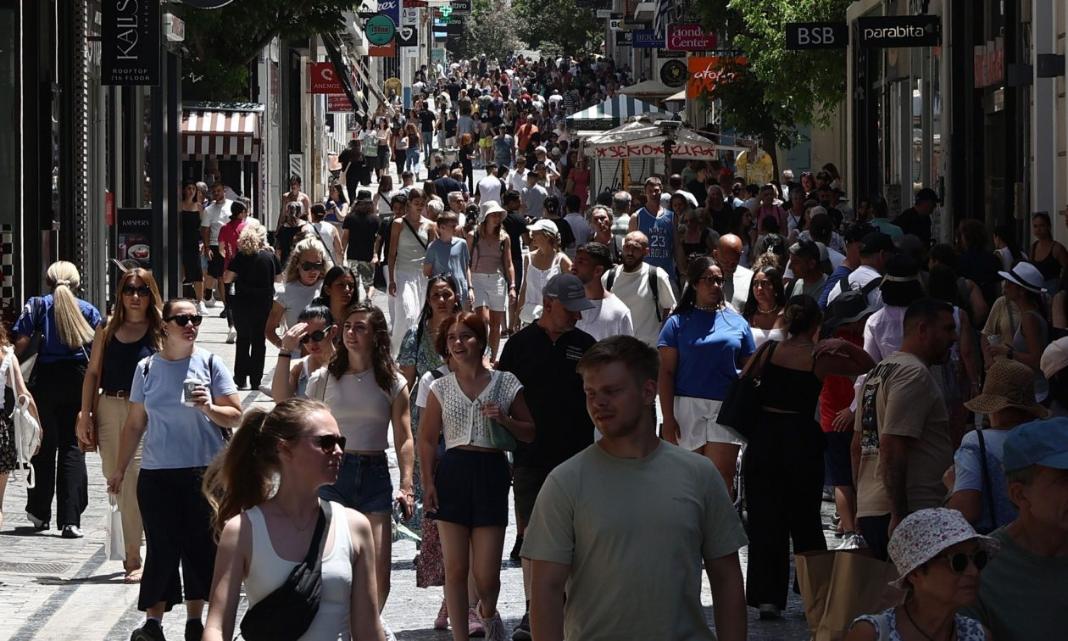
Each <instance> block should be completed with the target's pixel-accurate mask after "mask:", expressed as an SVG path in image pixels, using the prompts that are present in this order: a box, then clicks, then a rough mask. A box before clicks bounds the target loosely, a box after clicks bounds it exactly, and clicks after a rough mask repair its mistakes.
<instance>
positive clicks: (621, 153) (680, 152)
mask: <svg viewBox="0 0 1068 641" xmlns="http://www.w3.org/2000/svg"><path fill="white" fill-rule="evenodd" d="M717 153H718V150H717V149H716V146H715V145H713V144H711V143H709V144H707V145H702V144H699V143H695V144H689V143H676V144H675V145H674V146H673V147H672V148H671V155H672V157H674V158H679V159H681V158H688V159H691V160H701V159H704V158H708V159H712V158H715V157H716V155H717ZM594 156H596V157H597V158H604V159H606V160H622V159H623V158H663V157H664V143H663V142H658V143H631V144H627V143H620V144H618V145H605V146H600V145H599V146H597V147H595V148H594Z"/></svg>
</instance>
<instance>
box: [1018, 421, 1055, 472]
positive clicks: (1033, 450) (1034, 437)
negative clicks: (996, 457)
mask: <svg viewBox="0 0 1068 641" xmlns="http://www.w3.org/2000/svg"><path fill="white" fill-rule="evenodd" d="M1001 464H1002V466H1003V467H1004V468H1005V471H1006V472H1015V471H1017V470H1022V469H1024V468H1027V467H1031V466H1032V465H1041V466H1043V467H1052V468H1054V469H1058V470H1068V418H1064V417H1059V418H1051V419H1046V420H1042V421H1031V422H1030V423H1024V424H1023V425H1017V426H1016V427H1014V428H1013V429H1012V431H1010V432H1009V435H1008V437H1006V439H1005V445H1004V450H1003V454H1002V458H1001Z"/></svg>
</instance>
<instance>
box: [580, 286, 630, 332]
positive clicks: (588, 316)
mask: <svg viewBox="0 0 1068 641" xmlns="http://www.w3.org/2000/svg"><path fill="white" fill-rule="evenodd" d="M613 289H614V288H613ZM590 302H591V303H593V309H587V310H585V311H583V312H582V320H580V321H579V322H578V323H575V327H577V328H578V329H581V330H582V331H584V332H586V333H587V334H589V335H590V336H593V337H594V338H595V339H597V340H602V339H605V338H608V337H609V336H619V335H627V336H630V335H633V334H634V325H633V323H631V320H630V309H628V308H627V306H626V305H624V304H623V301H621V300H619V298H618V297H617V296H615V295H613V294H611V293H609V292H605V297H604V298H602V299H601V300H591V301H590Z"/></svg>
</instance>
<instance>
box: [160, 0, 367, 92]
mask: <svg viewBox="0 0 1068 641" xmlns="http://www.w3.org/2000/svg"><path fill="white" fill-rule="evenodd" d="M359 4H360V3H359V0H234V2H232V3H230V4H228V5H226V6H225V7H223V8H222V9H214V10H202V9H195V8H193V7H190V6H188V5H183V4H174V5H171V10H172V11H174V12H175V13H176V14H178V15H180V16H181V18H182V19H183V20H185V26H186V33H185V42H184V43H183V56H182V65H183V75H184V76H185V80H186V81H187V84H186V86H187V87H189V88H190V89H192V91H191V93H193V94H195V95H197V96H198V97H201V98H210V99H214V100H234V99H237V100H243V99H248V98H249V96H248V86H249V82H248V80H249V63H251V62H252V61H253V60H255V59H256V56H257V55H259V53H260V51H261V50H262V49H263V48H264V47H266V46H267V45H268V44H270V42H271V40H272V39H274V38H275V36H282V37H283V38H293V39H301V38H308V37H309V36H311V35H314V34H317V33H329V32H335V31H338V30H339V29H341V26H342V24H343V22H342V20H343V18H342V16H343V12H344V11H346V10H355V9H356V8H358V7H359Z"/></svg>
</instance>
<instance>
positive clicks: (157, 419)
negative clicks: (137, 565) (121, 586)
mask: <svg viewBox="0 0 1068 641" xmlns="http://www.w3.org/2000/svg"><path fill="white" fill-rule="evenodd" d="M203 320H204V317H203V316H201V315H200V314H199V313H198V312H197V307H196V304H195V303H194V302H193V301H191V300H189V299H186V298H178V299H172V300H169V301H167V303H166V304H165V305H164V306H163V323H164V324H163V347H162V349H161V350H160V351H159V352H158V353H156V354H154V355H152V356H149V357H147V358H144V359H142V360H141V362H139V363H138V364H137V368H136V369H135V370H134V375H133V385H132V387H131V390H130V402H131V406H130V413H129V415H128V416H127V418H126V424H125V425H124V426H123V428H122V440H121V442H120V444H119V456H118V462H117V464H116V466H115V472H114V473H112V475H111V477H110V478H108V491H109V492H113V493H118V492H119V490H120V489H121V488H122V482H123V478H124V477H125V475H126V469H127V468H128V467H129V465H130V460H131V459H132V458H133V455H134V452H135V451H136V450H137V446H138V444H139V443H140V442H141V438H142V437H144V448H143V449H142V452H141V473H140V477H139V478H138V480H137V504H138V506H139V507H140V508H141V519H142V522H143V524H144V528H145V543H146V546H147V550H146V554H145V566H144V572H143V574H142V575H141V591H140V595H139V596H138V599H137V608H138V609H139V610H145V614H146V616H147V620H146V621H145V624H144V626H143V627H142V628H140V629H139V630H138V635H135V637H134V638H138V639H140V638H150V639H161V638H163V633H162V631H161V628H160V622H161V621H162V619H163V613H164V612H166V611H167V610H170V609H171V608H172V607H174V606H175V605H176V604H178V603H181V602H182V599H183V585H182V583H183V582H184V583H185V585H184V597H185V603H186V614H187V615H188V620H187V622H186V632H185V636H186V638H187V639H199V638H200V636H201V633H202V632H203V630H204V627H203V625H202V624H201V621H200V616H201V614H202V612H203V610H204V602H205V601H206V600H207V598H208V594H209V591H210V589H211V578H212V568H213V566H214V564H215V537H214V532H213V530H212V525H211V514H212V512H211V506H210V505H209V504H208V501H207V499H206V498H205V497H204V493H203V492H202V491H201V485H202V482H203V477H204V471H205V470H206V468H207V467H208V464H209V463H211V461H212V459H214V458H215V455H216V454H218V453H219V452H220V451H222V449H223V444H224V443H225V439H226V438H228V436H229V431H228V430H229V429H232V428H235V427H237V425H238V423H240V421H241V398H240V397H239V396H238V395H237V387H236V386H235V385H234V378H233V376H232V375H231V373H230V370H229V369H227V367H226V364H225V363H223V362H222V359H218V358H215V355H214V354H212V353H211V352H209V351H207V350H204V349H200V348H198V347H197V346H196V340H197V334H198V333H199V330H200V323H201V322H203ZM186 381H189V384H188V385H186ZM179 563H180V564H181V566H182V579H181V580H180V579H179V578H178V565H179Z"/></svg>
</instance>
